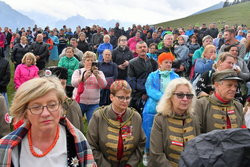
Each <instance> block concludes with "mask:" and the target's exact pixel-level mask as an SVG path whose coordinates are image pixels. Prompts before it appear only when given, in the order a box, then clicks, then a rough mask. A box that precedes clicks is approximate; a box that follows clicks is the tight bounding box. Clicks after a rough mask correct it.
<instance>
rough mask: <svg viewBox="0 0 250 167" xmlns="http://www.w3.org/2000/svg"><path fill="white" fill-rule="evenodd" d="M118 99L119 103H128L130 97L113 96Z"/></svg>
mask: <svg viewBox="0 0 250 167" xmlns="http://www.w3.org/2000/svg"><path fill="white" fill-rule="evenodd" d="M115 97H117V98H118V100H119V101H130V100H131V97H130V96H127V97H125V96H115Z"/></svg>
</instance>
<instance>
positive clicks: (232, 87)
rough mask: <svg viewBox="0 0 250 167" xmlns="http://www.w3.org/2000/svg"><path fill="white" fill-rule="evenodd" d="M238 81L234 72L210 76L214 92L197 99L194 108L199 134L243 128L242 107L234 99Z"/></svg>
mask: <svg viewBox="0 0 250 167" xmlns="http://www.w3.org/2000/svg"><path fill="white" fill-rule="evenodd" d="M239 81H242V79H240V78H239V77H238V75H237V73H236V72H235V71H234V70H223V71H218V72H215V73H214V74H213V75H212V83H213V86H214V88H215V92H214V93H213V94H212V95H210V96H208V97H202V98H200V99H198V100H197V103H196V106H195V112H196V113H197V115H198V117H199V121H200V126H201V133H207V132H210V131H212V130H214V129H230V128H241V127H245V121H244V116H243V106H242V104H241V103H240V102H238V101H236V100H235V99H234V96H235V93H236V89H237V87H238V82H239Z"/></svg>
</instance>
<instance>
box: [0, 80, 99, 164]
mask: <svg viewBox="0 0 250 167" xmlns="http://www.w3.org/2000/svg"><path fill="white" fill-rule="evenodd" d="M65 96H66V94H65V92H64V89H63V87H62V85H61V83H60V81H59V80H58V79H56V78H35V79H32V80H29V81H27V82H25V83H24V84H22V85H21V86H20V87H19V89H18V90H17V92H16V94H15V97H14V100H13V103H12V106H11V108H10V112H11V115H12V116H13V117H14V118H15V119H17V120H20V119H24V120H25V123H24V124H23V125H22V126H21V127H19V128H18V129H16V130H15V131H13V132H12V133H10V134H9V135H7V136H5V137H4V138H2V139H0V155H1V156H0V166H26V167H32V166H34V165H35V166H36V167H43V166H74V167H75V166H86V167H95V166H96V163H95V161H94V158H93V155H92V151H91V149H90V146H89V144H88V142H87V140H86V138H85V137H84V135H83V134H82V133H81V132H80V131H79V130H78V129H76V128H75V127H74V126H73V125H72V124H71V123H70V122H69V121H68V119H67V118H64V117H63V107H62V103H63V100H64V98H65Z"/></svg>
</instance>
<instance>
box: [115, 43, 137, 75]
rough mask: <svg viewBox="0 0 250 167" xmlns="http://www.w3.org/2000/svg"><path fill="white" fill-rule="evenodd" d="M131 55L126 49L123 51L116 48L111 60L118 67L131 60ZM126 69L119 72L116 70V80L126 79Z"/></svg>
mask: <svg viewBox="0 0 250 167" xmlns="http://www.w3.org/2000/svg"><path fill="white" fill-rule="evenodd" d="M133 58H134V56H133V53H132V52H131V51H130V50H129V48H128V47H126V48H125V50H123V49H122V48H121V47H117V48H115V49H114V50H113V52H112V60H113V62H114V63H116V64H117V66H118V65H120V64H123V63H124V62H125V61H126V60H127V61H129V60H131V59H133ZM127 71H128V68H126V69H125V70H121V69H119V68H118V77H117V79H126V78H127Z"/></svg>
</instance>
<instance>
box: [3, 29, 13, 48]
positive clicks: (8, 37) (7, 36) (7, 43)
mask: <svg viewBox="0 0 250 167" xmlns="http://www.w3.org/2000/svg"><path fill="white" fill-rule="evenodd" d="M4 34H5V36H6V41H5V46H7V45H9V44H10V41H11V37H12V34H11V33H10V32H8V33H7V34H6V33H5V32H4Z"/></svg>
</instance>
